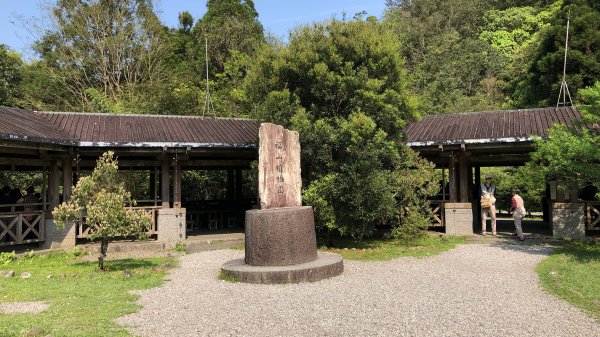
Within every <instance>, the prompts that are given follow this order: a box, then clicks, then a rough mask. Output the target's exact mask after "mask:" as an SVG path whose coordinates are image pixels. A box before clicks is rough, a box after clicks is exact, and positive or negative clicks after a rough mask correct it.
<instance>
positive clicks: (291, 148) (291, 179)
mask: <svg viewBox="0 0 600 337" xmlns="http://www.w3.org/2000/svg"><path fill="white" fill-rule="evenodd" d="M258 138H259V151H258V198H259V204H260V209H256V210H249V211H246V240H245V245H246V247H245V248H246V249H245V253H246V256H245V258H244V259H237V260H233V261H229V262H227V263H225V264H224V265H223V266H222V268H221V270H222V272H223V273H224V274H226V275H228V276H230V277H233V278H235V279H236V280H238V281H240V282H246V283H298V282H313V281H318V280H321V279H325V278H329V277H333V276H337V275H339V274H341V273H342V272H343V270H344V265H343V259H342V257H341V256H339V255H337V254H332V253H319V252H317V240H316V234H315V223H314V215H313V209H312V207H310V206H302V179H301V177H300V140H299V135H298V132H295V131H289V130H286V129H284V128H283V127H282V126H280V125H275V124H270V123H263V124H261V126H260V130H259V133H258Z"/></svg>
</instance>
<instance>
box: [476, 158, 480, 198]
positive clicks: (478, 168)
mask: <svg viewBox="0 0 600 337" xmlns="http://www.w3.org/2000/svg"><path fill="white" fill-rule="evenodd" d="M479 186H481V167H480V166H475V191H476V192H475V193H479ZM477 198H478V199H479V196H477Z"/></svg>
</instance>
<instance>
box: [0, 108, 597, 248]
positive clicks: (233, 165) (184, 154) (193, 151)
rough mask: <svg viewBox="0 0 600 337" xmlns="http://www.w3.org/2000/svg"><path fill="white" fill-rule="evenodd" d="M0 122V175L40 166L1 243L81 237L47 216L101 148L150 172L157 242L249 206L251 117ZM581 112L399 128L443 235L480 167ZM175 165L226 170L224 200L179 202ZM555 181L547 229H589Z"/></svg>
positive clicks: (4, 224)
mask: <svg viewBox="0 0 600 337" xmlns="http://www.w3.org/2000/svg"><path fill="white" fill-rule="evenodd" d="M0 118H1V122H0V171H9V172H41V173H42V174H41V176H42V180H43V181H42V183H41V190H42V191H41V200H40V201H39V203H36V204H33V205H30V206H32V207H29V208H24V209H19V207H23V205H22V204H21V205H17V204H12V205H0V246H6V245H14V244H22V243H31V242H40V243H42V244H43V245H44V247H72V246H74V245H75V243H76V240H77V239H78V238H80V239H81V238H86V237H87V236H88V235H89V230H90V228H89V226H87V225H86V224H85V221H79V222H78V223H76V224H73V225H72V226H68V227H67V228H65V229H62V230H57V229H56V226H55V224H54V221H53V219H52V218H51V213H50V211H51V210H52V209H54V207H56V206H57V205H58V204H59V202H60V201H65V200H69V198H70V194H71V189H72V187H73V185H74V184H75V183H76V182H77V179H78V176H79V175H80V174H82V173H83V172H85V171H89V170H92V169H93V168H94V166H95V164H96V160H97V159H98V157H99V156H100V155H101V154H102V153H104V152H106V151H109V150H110V151H113V152H115V154H116V156H117V157H118V160H119V167H120V169H122V170H129V171H137V172H146V174H147V175H148V176H149V179H148V180H149V184H148V186H147V189H148V193H147V195H149V196H150V198H149V200H141V201H140V205H139V207H140V208H143V209H144V210H145V211H146V212H147V213H148V214H149V215H150V216H151V218H152V222H153V225H152V228H150V229H149V232H150V234H155V235H156V237H157V239H158V240H159V241H165V242H178V241H180V240H183V239H185V238H186V235H187V234H186V233H187V231H189V230H190V229H194V228H198V227H200V228H203V229H209V230H210V229H218V228H223V227H236V226H237V227H240V226H242V225H243V223H244V212H245V210H247V209H250V208H252V207H255V205H256V200H255V197H254V196H253V197H250V198H248V197H247V196H246V197H244V196H243V193H242V190H243V183H244V181H243V180H244V179H243V172H244V171H245V170H249V169H250V168H251V163H252V162H253V161H254V160H256V159H257V158H258V153H257V145H256V143H257V138H258V129H259V126H260V125H259V122H258V121H254V120H249V119H234V118H202V117H190V116H162V115H158V116H157V115H124V114H120V115H119V114H109V113H102V114H98V113H68V112H44V111H31V110H23V109H16V108H7V107H0ZM581 118H582V116H581V114H580V112H579V111H578V110H577V109H576V108H574V107H562V108H540V109H526V110H510V111H493V112H477V113H462V114H445V115H436V116H426V117H424V118H423V119H422V120H420V121H418V122H415V123H412V124H409V125H408V126H407V128H406V129H405V132H406V141H407V144H408V145H409V146H410V147H411V148H413V149H414V150H416V151H418V152H419V153H420V155H421V156H422V157H424V158H426V159H428V160H430V161H432V162H434V163H435V165H436V167H437V168H440V169H443V170H444V171H446V170H447V172H448V177H449V184H448V186H449V187H448V190H444V191H443V193H442V196H443V197H442V198H441V199H442V200H437V201H432V204H433V210H434V218H435V219H437V221H438V223H439V224H440V225H442V226H444V227H445V230H446V232H447V233H449V234H470V233H473V232H474V231H476V230H477V224H478V214H479V204H478V196H477V186H479V183H480V181H479V179H480V178H479V177H480V170H481V168H482V167H489V166H518V165H523V164H524V163H525V162H527V161H528V160H529V153H531V152H532V151H533V138H532V136H534V135H535V136H540V137H544V136H546V135H547V131H548V129H549V128H550V127H551V126H552V124H554V123H561V124H565V125H573V124H574V123H575V121H577V120H580V119H581ZM186 170H220V171H225V172H226V176H227V178H226V186H225V190H226V197H225V199H226V200H211V201H205V202H192V203H189V202H188V203H187V204H186V200H182V177H181V175H182V171H186ZM558 183H560V181H558ZM556 185H557V183H555V182H551V183H550V184H548V187H547V199H548V209H547V211H546V213H547V214H546V215H547V217H548V218H549V220H550V222H551V223H552V226H553V231H554V234H555V236H569V237H578V236H582V235H585V229H586V226H587V229H598V227H600V223H599V222H600V220H599V217H598V215H599V214H600V203H598V202H595V203H593V202H586V203H582V202H580V201H579V200H577V193H573V191H572V190H571V191H570V192H571V193H569V191H568V190H567V191H564V190H561V189H557V188H556ZM253 199H254V200H253ZM3 209H4V211H3ZM6 209H9V210H8V211H5V210H6ZM25 210H26V211H25Z"/></svg>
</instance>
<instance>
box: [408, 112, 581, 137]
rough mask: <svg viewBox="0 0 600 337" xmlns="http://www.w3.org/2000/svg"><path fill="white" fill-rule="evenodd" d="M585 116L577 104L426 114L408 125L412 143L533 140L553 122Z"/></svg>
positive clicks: (543, 132)
mask: <svg viewBox="0 0 600 337" xmlns="http://www.w3.org/2000/svg"><path fill="white" fill-rule="evenodd" d="M579 119H582V116H581V113H580V112H579V111H578V110H577V109H576V108H574V107H561V108H538V109H524V110H506V111H492V112H474V113H462V114H448V115H436V116H426V117H424V118H423V119H421V120H420V121H419V122H416V123H412V124H410V125H408V126H407V127H406V129H405V132H406V136H407V142H408V144H409V145H410V146H426V145H434V144H460V143H501V142H520V141H530V140H531V137H530V136H531V135H536V136H540V137H544V136H546V135H547V131H548V129H549V128H550V127H551V126H552V125H553V124H554V123H560V124H564V125H573V121H575V120H579Z"/></svg>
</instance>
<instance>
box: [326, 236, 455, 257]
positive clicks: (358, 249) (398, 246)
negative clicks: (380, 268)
mask: <svg viewBox="0 0 600 337" xmlns="http://www.w3.org/2000/svg"><path fill="white" fill-rule="evenodd" d="M464 241H465V238H464V237H446V236H444V237H437V236H431V237H428V238H425V239H423V240H420V241H416V242H413V243H399V242H397V241H395V240H385V239H373V240H363V241H361V242H357V241H352V240H339V241H335V242H334V246H335V248H327V247H324V246H323V247H321V248H320V250H323V251H328V252H332V253H336V254H340V255H342V256H343V257H344V259H347V260H361V261H387V260H391V259H395V258H397V257H401V256H415V257H425V256H430V255H434V254H438V253H441V252H444V251H446V250H449V249H452V248H454V247H456V245H458V244H461V243H463V242H464Z"/></svg>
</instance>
